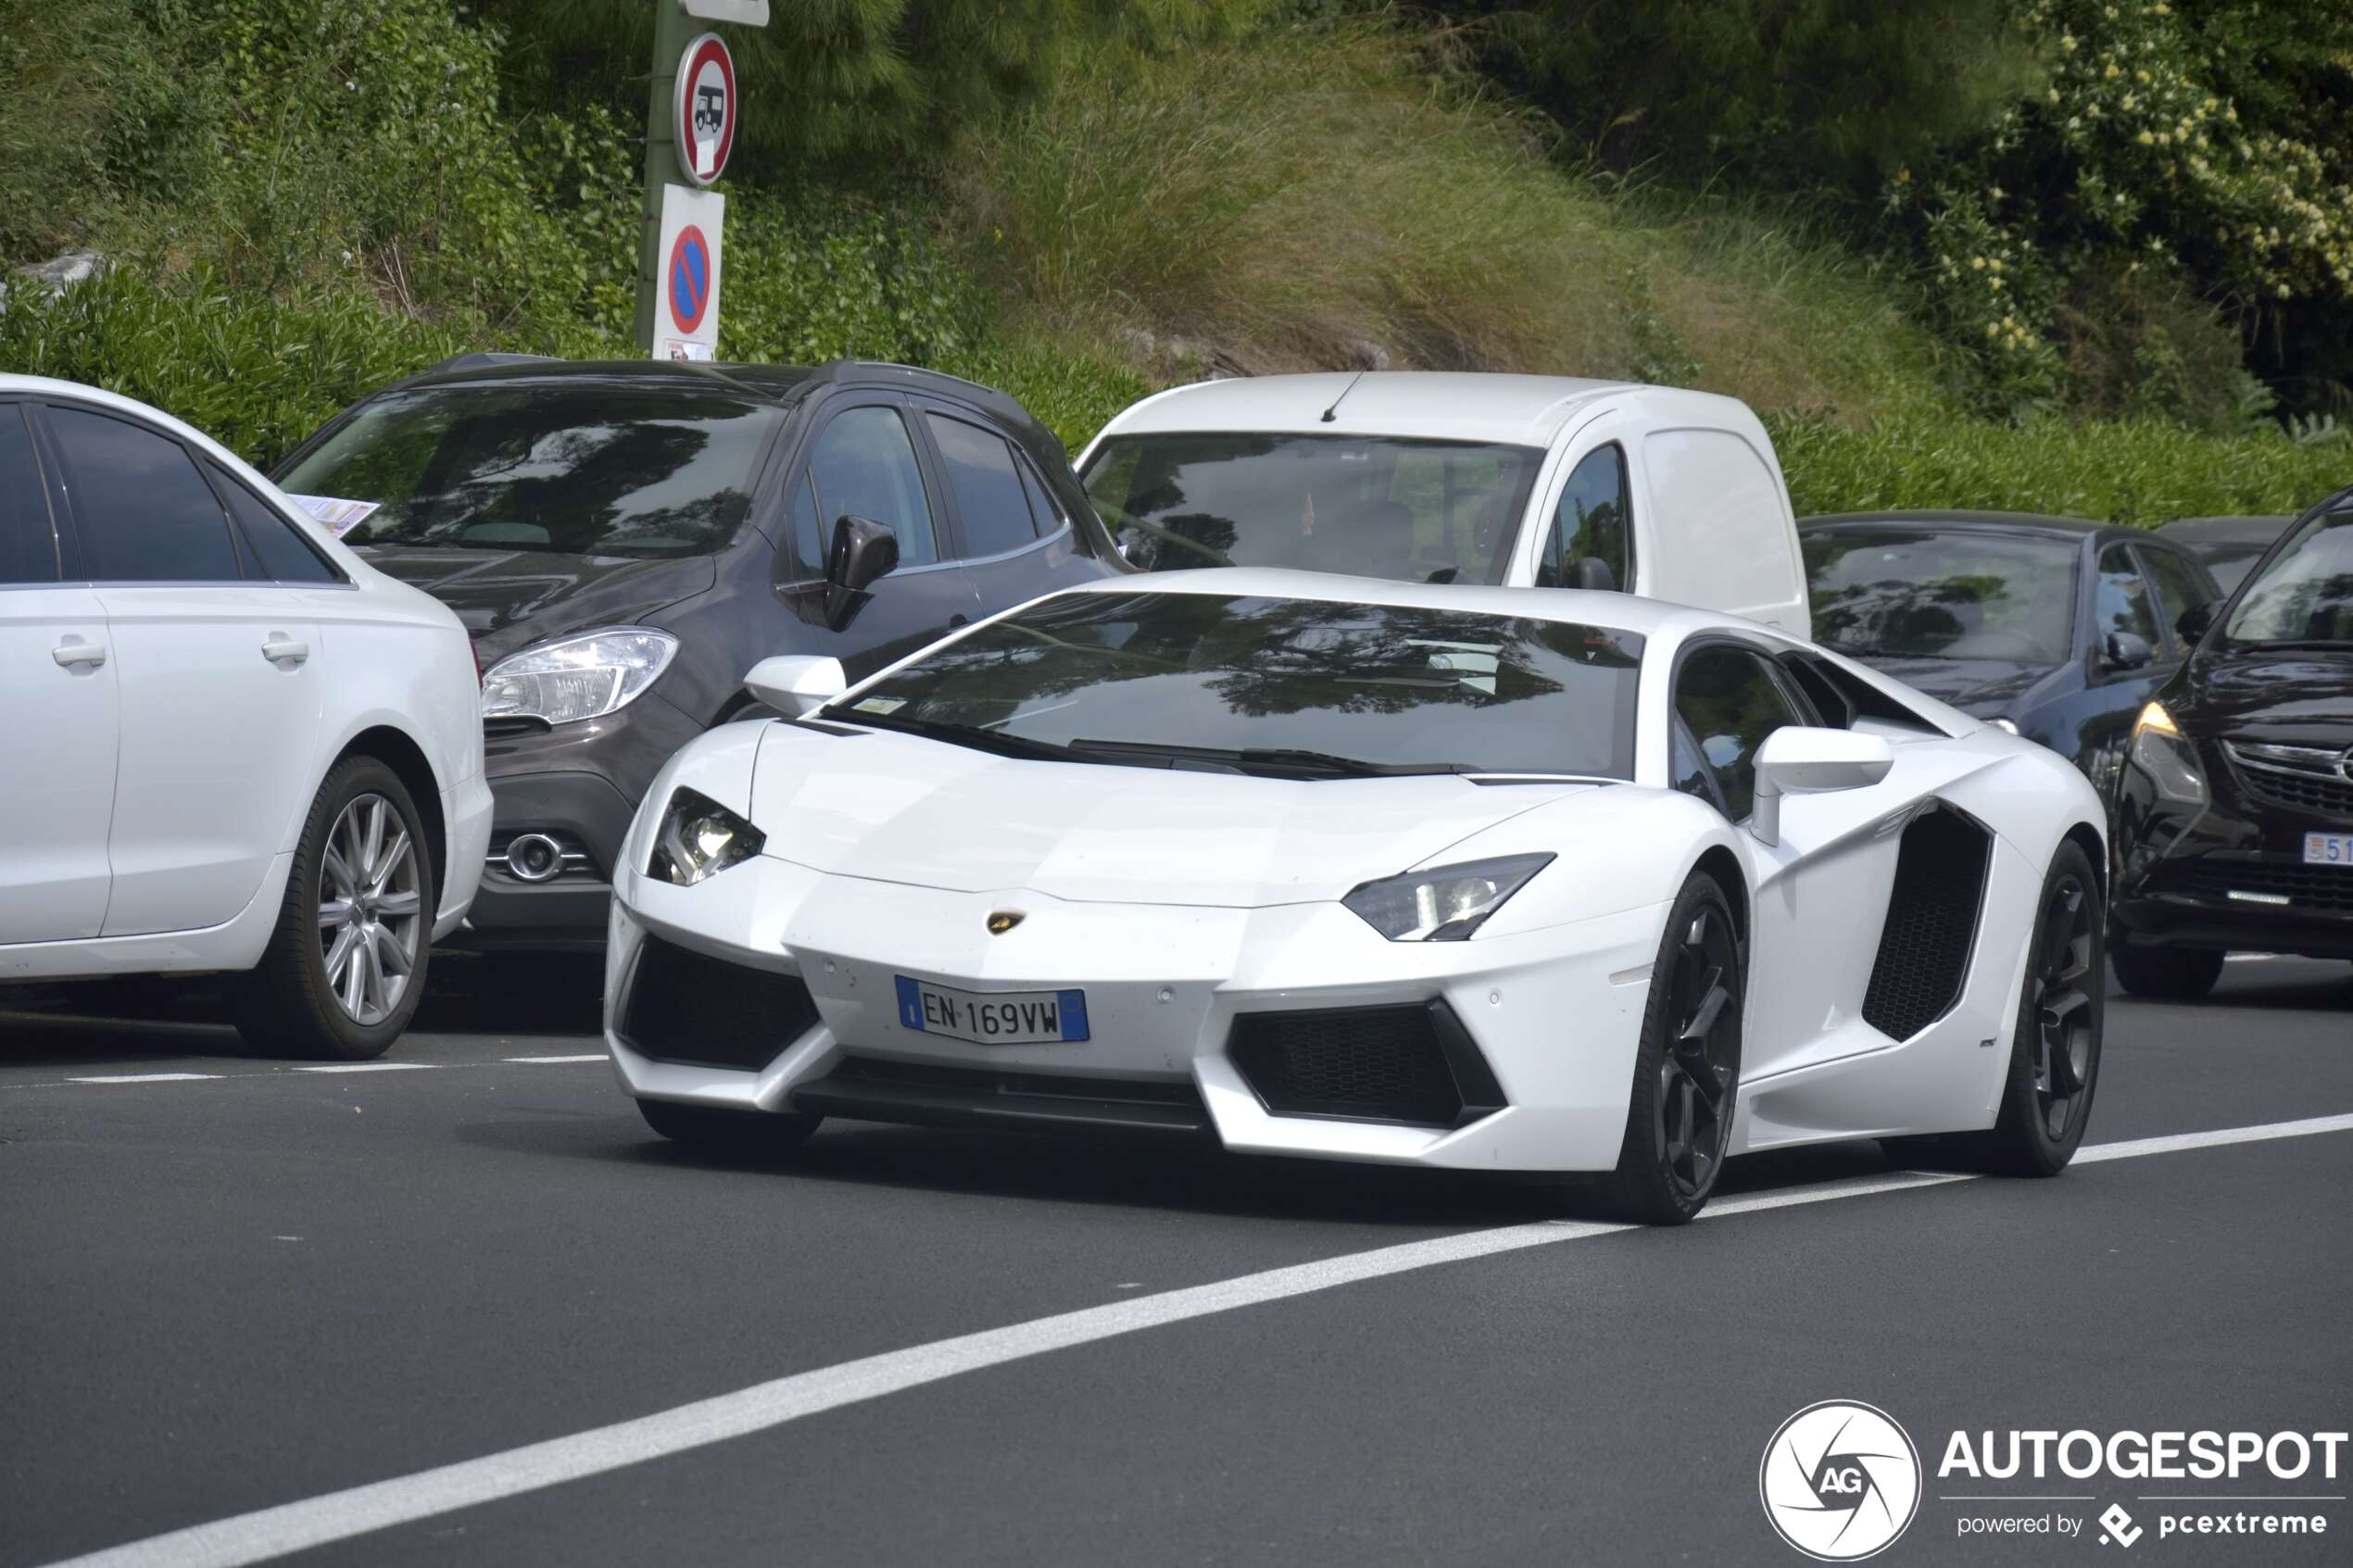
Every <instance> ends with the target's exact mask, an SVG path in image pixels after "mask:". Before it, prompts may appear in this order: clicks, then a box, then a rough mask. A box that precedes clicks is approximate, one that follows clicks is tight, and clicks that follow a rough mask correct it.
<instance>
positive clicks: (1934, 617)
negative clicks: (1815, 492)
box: [1799, 528, 2079, 664]
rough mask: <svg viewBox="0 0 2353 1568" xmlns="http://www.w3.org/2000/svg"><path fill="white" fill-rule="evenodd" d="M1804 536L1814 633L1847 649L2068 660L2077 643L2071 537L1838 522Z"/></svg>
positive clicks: (1871, 653)
mask: <svg viewBox="0 0 2353 1568" xmlns="http://www.w3.org/2000/svg"><path fill="white" fill-rule="evenodd" d="M1799 540H1800V543H1801V545H1802V546H1803V547H1804V549H1805V552H1806V585H1807V586H1808V588H1810V589H1811V591H1812V595H1813V601H1814V636H1815V640H1816V641H1818V642H1819V643H1821V644H1822V645H1823V646H1826V647H1832V648H1836V649H1837V650H1838V651H1839V652H1841V653H1843V654H1847V655H1850V656H1852V657H1855V658H1858V659H2008V660H2011V661H2013V662H2016V663H2020V664H2061V663H2064V662H2066V660H2067V659H2068V657H2069V652H2070V649H2071V648H2072V647H2073V646H2074V637H2073V633H2074V627H2075V563H2076V558H2077V556H2078V554H2079V550H2078V546H2077V544H2076V541H2074V540H2072V539H2062V538H2051V537H2045V536H2038V535H2035V534H2032V533H1981V532H1977V531H1974V530H1955V531H1953V532H1950V533H1925V532H1921V531H1919V530H1914V529H1900V530H1899V529H1887V530H1878V529H1864V528H1833V529H1821V530H1817V531H1810V532H1806V533H1801V534H1800V535H1799Z"/></svg>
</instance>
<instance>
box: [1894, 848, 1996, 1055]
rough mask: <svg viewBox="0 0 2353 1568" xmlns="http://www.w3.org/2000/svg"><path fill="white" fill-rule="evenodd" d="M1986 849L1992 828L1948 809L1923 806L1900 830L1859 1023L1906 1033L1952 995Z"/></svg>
mask: <svg viewBox="0 0 2353 1568" xmlns="http://www.w3.org/2000/svg"><path fill="white" fill-rule="evenodd" d="M1992 852H1993V838H1992V835H1990V834H1987V833H1986V831H1985V830H1984V829H1983V828H1981V827H1979V826H1978V825H1977V824H1976V823H1974V822H1970V821H1969V820H1968V819H1967V818H1965V817H1963V816H1961V815H1960V814H1959V813H1958V812H1956V811H1950V810H1944V809H1934V810H1930V811H1927V812H1925V813H1923V814H1922V815H1920V816H1919V817H1915V818H1914V819H1913V820H1912V823H1911V825H1910V826H1909V827H1906V829H1905V830H1904V843H1903V846H1902V847H1901V848H1899V849H1898V850H1897V851H1896V854H1895V887H1894V894H1893V895H1892V896H1891V897H1890V898H1889V899H1888V904H1887V923H1886V925H1885V926H1884V927H1883V928H1881V932H1880V939H1879V959H1878V960H1877V961H1876V962H1874V963H1873V964H1872V965H1871V983H1870V985H1869V988H1868V989H1867V990H1866V991H1865V992H1864V993H1863V1022H1866V1023H1869V1025H1870V1026H1871V1027H1872V1028H1874V1029H1877V1030H1878V1031H1880V1033H1881V1034H1883V1035H1888V1036H1890V1037H1891V1038H1894V1039H1898V1040H1906V1039H1909V1038H1910V1037H1911V1036H1913V1035H1917V1034H1919V1032H1920V1031H1921V1030H1923V1029H1925V1028H1927V1027H1928V1026H1929V1025H1930V1024H1931V1023H1933V1022H1936V1021H1937V1020H1938V1019H1940V1018H1942V1017H1944V1014H1945V1013H1946V1012H1948V1011H1949V1010H1951V1009H1952V1006H1953V1004H1954V1003H1955V1002H1956V1001H1958V1000H1959V999H1960V995H1961V982H1962V980H1963V979H1964V978H1965V977H1966V976H1967V975H1968V973H1969V944H1970V941H1971V939H1972V938H1973V937H1974V936H1975V935H1976V934H1977V911H1978V906H1979V905H1980V904H1981V903H1982V902H1983V900H1984V897H1985V871H1986V866H1987V863H1988V861H1989V859H1990V858H1991V856H1992Z"/></svg>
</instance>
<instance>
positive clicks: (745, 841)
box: [646, 785, 768, 887]
mask: <svg viewBox="0 0 2353 1568" xmlns="http://www.w3.org/2000/svg"><path fill="white" fill-rule="evenodd" d="M767 842H768V835H767V834H763V833H761V831H760V830H759V829H758V828H756V827H754V826H752V825H751V824H750V823H749V822H746V821H744V820H743V819H742V818H741V817H739V816H737V815H736V813H735V812H733V811H730V810H729V809H727V808H725V807H724V806H722V805H721V804H719V802H717V801H716V800H713V799H712V798H711V797H709V796H707V795H704V794H702V793H700V792H699V791H697V790H691V789H687V788H686V787H684V786H683V785H682V786H681V787H679V788H677V789H673V790H672V791H671V792H670V804H669V805H667V806H665V807H663V808H662V811H661V826H660V827H658V828H656V829H655V830H654V847H653V851H652V853H651V854H649V855H648V856H647V857H646V874H647V875H648V876H651V877H659V878H661V880H662V881H663V882H667V883H671V884H674V885H676V886H679V887H692V886H693V885H694V884H697V883H698V882H702V881H705V880H707V879H709V878H711V877H714V876H717V875H718V874H719V873H720V872H724V871H725V870H726V869H727V868H728V867H729V866H733V865H738V864H740V863H742V862H743V861H745V860H749V859H751V858H752V857H753V856H754V855H757V854H759V853H760V847H761V845H763V844H765V843H767Z"/></svg>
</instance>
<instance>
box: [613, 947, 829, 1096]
mask: <svg viewBox="0 0 2353 1568" xmlns="http://www.w3.org/2000/svg"><path fill="white" fill-rule="evenodd" d="M816 1022H817V1004H816V1002H815V1000H814V999H812V997H810V995H809V987H808V986H806V985H802V984H801V983H800V977H799V975H797V974H782V973H779V972H776V971H774V970H768V969H754V968H752V967H751V966H750V965H749V964H739V963H729V962H727V961H726V960H724V959H714V958H708V957H706V956H704V955H703V954H701V953H698V952H694V951H691V950H689V949H687V948H685V947H679V946H677V945H676V944H675V943H672V942H665V941H663V940H662V939H661V937H659V936H648V937H647V938H646V941H645V946H643V947H640V948H639V949H638V950H637V967H636V969H635V972H632V974H631V975H630V977H629V1003H628V1007H627V1009H626V1010H625V1011H624V1013H623V1025H622V1030H621V1034H622V1037H623V1039H625V1040H627V1041H628V1042H629V1044H630V1045H631V1046H632V1047H635V1049H637V1050H639V1051H642V1052H644V1053H645V1054H646V1055H647V1056H649V1057H652V1058H653V1059H654V1060H656V1061H674V1062H678V1063H681V1064H683V1065H685V1066H688V1067H724V1068H732V1069H734V1070H735V1071H736V1072H740V1073H756V1072H758V1071H759V1070H760V1069H761V1068H763V1067H765V1066H767V1065H768V1064H769V1063H770V1062H771V1061H774V1060H775V1059H776V1057H777V1055H778V1054H779V1053H781V1052H782V1051H783V1050H784V1048H785V1047H786V1046H789V1045H791V1044H792V1043H793V1042H794V1041H795V1040H798V1039H799V1038H800V1036H802V1035H806V1034H807V1033H809V1031H810V1030H811V1029H812V1027H814V1026H815V1024H816Z"/></svg>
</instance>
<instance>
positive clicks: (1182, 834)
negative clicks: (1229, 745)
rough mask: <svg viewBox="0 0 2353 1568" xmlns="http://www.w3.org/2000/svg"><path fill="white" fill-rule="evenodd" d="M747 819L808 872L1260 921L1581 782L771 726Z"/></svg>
mask: <svg viewBox="0 0 2353 1568" xmlns="http://www.w3.org/2000/svg"><path fill="white" fill-rule="evenodd" d="M763 728H764V730H765V732H766V733H765V734H763V736H762V737H761V746H760V751H759V756H758V759H757V761H756V763H755V765H754V768H753V772H752V781H751V805H752V811H751V817H752V821H753V822H754V823H756V824H757V825H758V826H759V827H760V829H761V832H762V833H764V834H767V840H768V842H767V848H766V853H768V854H770V855H774V856H777V857H780V858H782V859H787V860H792V861H796V862H798V863H799V864H801V865H804V866H808V867H810V868H812V870H816V871H821V872H834V873H836V874H838V875H843V876H858V877H869V878H873V879H875V880H876V881H881V882H899V883H908V884H914V885H918V886H923V887H939V888H949V889H953V890H956V891H961V892H993V891H997V890H1000V889H1004V890H1011V889H1014V888H1023V889H1028V890H1032V891H1036V892H1038V893H1043V894H1046V895H1049V896H1051V897H1056V898H1064V899H1071V900H1076V901H1088V902H1120V903H1138V904H1192V905H1208V906H1215V907H1219V908H1225V909H1255V908H1260V907H1264V906H1266V905H1270V904H1297V903H1306V902H1315V901H1322V900H1328V899H1334V898H1338V897H1341V896H1342V895H1344V894H1346V893H1347V892H1348V891H1349V890H1350V889H1351V888H1353V887H1354V886H1356V885H1357V884H1359V883H1363V882H1366V881H1370V880H1372V879H1374V878H1377V877H1382V876H1389V875H1393V874H1395V873H1396V872H1403V871H1407V870H1410V869H1411V868H1413V867H1415V866H1416V865H1419V864H1421V863H1422V862H1423V861H1426V860H1428V859H1430V858H1431V857H1432V856H1436V855H1441V854H1443V853H1444V852H1445V851H1446V850H1447V849H1448V848H1449V847H1452V846H1453V845H1455V844H1458V843H1460V842H1461V841H1462V840H1464V839H1466V838H1467V837H1469V836H1470V835H1471V834H1476V833H1478V832H1480V831H1481V830H1482V829H1485V828H1489V827H1492V826H1493V825H1494V824H1496V823H1497V822H1504V821H1506V820H1507V819H1509V818H1512V817H1516V816H1517V815H1519V814H1520V813H1521V812H1524V811H1528V810H1532V809H1535V808H1536V807H1539V806H1542V805H1545V804H1547V803H1549V802H1552V801H1554V800H1558V799H1560V798H1562V797H1564V796H1568V795H1576V794H1580V793H1593V792H1596V791H1597V790H1599V789H1600V788H1601V787H1602V786H1598V785H1593V784H1508V785H1504V784H1472V783H1470V782H1469V781H1468V780H1466V779H1462V778H1458V777H1455V776H1453V775H1438V776H1431V777H1407V778H1386V779H1319V780H1309V781H1300V780H1291V779H1263V778H1252V777H1249V776H1247V775H1243V774H1236V773H1221V772H1198V771H1176V770H1171V769H1162V768H1129V767H1114V766H1100V767H1099V766H1093V765H1089V764H1085V763H1071V762H1051V761H1031V760H1026V759H1015V758H1006V757H997V756H992V755H990V754H988V753H987V752H981V751H974V750H971V749H969V748H967V747H963V746H951V745H948V744H946V743H944V742H940V741H932V740H925V739H924V738H922V737H921V736H916V735H900V734H887V733H879V732H866V733H859V734H838V735H836V734H824V733H821V732H818V731H814V730H811V729H807V728H803V727H800V726H798V725H792V724H783V723H774V724H769V725H766V726H763Z"/></svg>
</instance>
